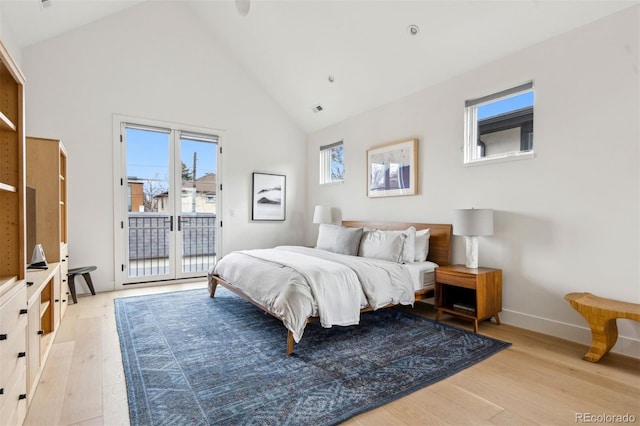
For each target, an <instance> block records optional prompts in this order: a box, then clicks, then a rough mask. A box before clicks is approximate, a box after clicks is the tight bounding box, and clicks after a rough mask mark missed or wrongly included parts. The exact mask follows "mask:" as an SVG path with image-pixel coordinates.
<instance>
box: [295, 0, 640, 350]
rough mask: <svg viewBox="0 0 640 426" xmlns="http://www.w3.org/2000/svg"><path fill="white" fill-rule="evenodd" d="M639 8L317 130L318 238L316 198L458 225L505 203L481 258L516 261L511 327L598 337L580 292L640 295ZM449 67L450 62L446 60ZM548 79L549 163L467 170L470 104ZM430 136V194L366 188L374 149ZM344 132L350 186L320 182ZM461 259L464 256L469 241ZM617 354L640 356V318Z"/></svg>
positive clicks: (539, 151) (539, 125)
mask: <svg viewBox="0 0 640 426" xmlns="http://www.w3.org/2000/svg"><path fill="white" fill-rule="evenodd" d="M638 16H639V7H633V8H631V9H627V10H626V11H623V12H621V13H618V14H616V15H613V16H611V17H609V18H606V19H603V20H600V21H598V22H595V23H593V24H591V25H588V26H585V27H582V28H579V29H577V30H575V31H573V32H570V33H567V34H565V35H562V36H559V37H556V38H553V39H551V40H548V41H546V42H543V43H541V44H538V45H536V46H533V47H531V48H528V49H526V50H524V51H521V52H519V53H517V54H514V55H511V56H509V57H506V58H504V59H502V60H500V61H497V62H493V63H490V64H488V65H486V66H483V67H481V68H479V69H477V70H475V71H473V72H470V73H468V74H465V75H462V76H458V77H453V78H452V79H451V80H449V81H448V82H445V83H442V84H439V85H437V86H435V87H431V88H428V89H426V90H424V91H422V92H419V93H416V94H414V95H412V96H409V97H407V98H404V99H402V100H399V101H397V102H394V103H391V104H389V105H386V106H384V107H381V108H378V109H376V110H373V111H370V112H368V113H365V114H362V115H359V116H357V117H353V118H352V119H349V120H346V121H344V122H342V123H339V124H337V125H334V126H331V127H329V128H326V129H323V130H321V131H318V132H315V133H313V134H311V135H310V136H309V137H308V152H307V163H308V165H309V172H308V183H307V187H308V194H309V195H308V203H307V212H308V214H307V218H306V221H305V223H306V224H307V237H306V243H307V244H312V243H313V241H314V238H315V236H316V235H317V226H314V225H312V224H310V222H311V215H312V212H313V206H314V205H316V204H322V205H328V206H333V207H337V208H339V209H340V210H341V212H342V217H343V218H345V219H362V220H369V219H377V220H387V221H408V222H432V223H439V222H444V223H451V221H452V211H453V210H454V209H456V208H469V207H476V208H493V209H495V235H494V236H493V237H490V238H481V239H480V264H481V265H484V266H489V267H496V268H502V269H503V274H504V276H503V312H502V314H501V317H502V319H503V320H504V322H505V323H508V324H513V325H517V326H521V327H524V328H528V329H533V330H537V331H542V332H545V333H548V334H552V335H556V336H559V337H563V338H567V339H570V340H574V341H579V342H582V343H584V344H590V342H591V337H590V332H589V331H588V327H587V325H586V322H585V321H584V320H583V319H582V317H580V316H579V314H578V313H577V312H575V311H574V310H573V309H572V308H571V307H570V305H569V304H568V303H567V302H566V301H565V300H564V298H563V297H564V295H565V294H566V293H569V292H574V291H588V292H592V293H594V294H597V295H600V296H604V297H609V298H614V299H620V300H626V301H630V302H635V303H640V265H639V259H640V250H639V241H640V226H639V225H640V211H639V207H640V198H639V192H640V182H639V181H640V178H639V168H640V167H639V165H640V158H639V155H640V152H639V141H640V132H639V128H640V126H639V116H640V107H639V104H640V100H639V93H640V87H639V82H638V81H639V76H638V50H639V46H638V40H639V30H638V28H639V18H638ZM434 66H437V64H434ZM531 79H533V80H535V113H534V149H535V151H536V158H534V159H530V160H521V161H512V162H503V163H498V164H490V165H481V166H472V167H465V166H464V165H463V154H462V145H463V111H464V101H465V100H466V99H471V98H476V97H479V96H482V95H487V94H490V93H492V92H496V91H499V90H502V89H506V88H509V87H510V86H515V85H518V84H521V83H523V82H526V81H528V80H531ZM411 137H417V138H419V140H420V142H419V144H420V145H419V195H417V196H409V197H395V198H387V199H369V198H367V196H366V164H365V154H366V150H367V149H368V148H370V147H373V146H376V145H379V144H384V143H388V142H392V141H397V140H401V139H404V138H411ZM339 140H344V146H345V162H346V165H345V182H344V183H342V184H330V185H325V186H320V185H318V183H317V182H318V178H317V176H318V159H317V158H318V157H317V156H318V147H319V146H320V145H324V144H327V143H331V142H335V141H339ZM453 261H454V262H455V263H464V247H463V241H462V238H461V237H454V247H453ZM618 324H619V330H620V335H621V337H620V338H619V339H618V344H617V345H616V347H615V348H614V351H618V352H622V353H626V354H630V355H633V356H636V357H640V324H639V323H636V322H632V321H630V320H618Z"/></svg>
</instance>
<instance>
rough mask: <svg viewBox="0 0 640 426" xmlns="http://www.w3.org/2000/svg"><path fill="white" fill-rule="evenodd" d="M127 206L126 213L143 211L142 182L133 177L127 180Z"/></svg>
mask: <svg viewBox="0 0 640 426" xmlns="http://www.w3.org/2000/svg"><path fill="white" fill-rule="evenodd" d="M127 186H128V188H127V204H128V211H130V212H142V211H144V181H141V180H138V178H135V177H129V178H127Z"/></svg>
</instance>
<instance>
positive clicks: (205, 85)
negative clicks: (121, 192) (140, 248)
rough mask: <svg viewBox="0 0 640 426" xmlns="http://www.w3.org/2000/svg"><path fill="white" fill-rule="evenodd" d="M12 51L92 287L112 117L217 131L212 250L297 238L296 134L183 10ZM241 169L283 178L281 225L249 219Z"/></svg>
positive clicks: (104, 239) (108, 262)
mask: <svg viewBox="0 0 640 426" xmlns="http://www.w3.org/2000/svg"><path fill="white" fill-rule="evenodd" d="M22 54H23V55H22V56H23V71H24V73H25V74H26V76H27V85H26V116H27V121H26V126H27V134H28V135H31V136H42V137H49V138H60V139H62V140H63V142H64V144H65V146H66V148H67V151H68V154H69V166H68V175H69V178H68V185H69V253H70V265H71V266H77V265H97V266H98V270H97V271H96V272H95V273H94V274H95V276H94V279H93V280H94V283H95V285H96V290H98V291H105V290H112V289H114V280H115V274H114V260H113V259H114V232H118V230H117V228H116V227H115V225H114V212H113V193H114V182H116V181H117V180H118V179H119V176H114V175H113V170H112V164H113V135H112V133H113V132H112V116H113V114H121V115H126V116H133V117H142V118H146V119H151V120H165V121H169V122H174V123H184V124H189V125H193V126H199V127H206V128H212V129H221V130H223V133H222V139H221V145H222V146H223V154H222V156H221V161H222V164H221V167H220V169H219V171H218V173H219V181H220V182H221V183H223V184H224V191H223V192H222V201H223V210H224V211H223V212H222V220H223V221H224V227H223V235H222V241H223V244H224V252H228V251H230V250H234V249H239V248H251V247H266V246H272V245H275V244H282V243H285V242H286V243H287V244H291V243H294V244H295V243H301V242H302V239H303V232H304V229H303V227H302V226H301V220H302V217H303V212H304V208H305V196H304V191H305V186H304V184H305V179H306V171H305V166H304V160H305V150H306V148H305V135H304V133H302V132H301V131H300V130H299V129H298V128H297V127H296V126H295V125H294V124H293V123H292V122H291V121H290V119H289V118H288V117H287V116H286V115H285V114H284V113H283V112H282V110H281V109H280V108H279V107H278V106H277V105H276V104H275V103H274V101H273V100H272V99H271V98H270V97H269V96H268V95H267V94H266V92H265V91H264V90H263V89H262V88H261V87H260V86H259V85H258V84H257V83H256V82H255V81H254V80H253V79H252V78H250V77H249V76H248V74H247V73H246V72H245V71H244V70H243V69H242V68H241V67H240V66H238V65H237V63H236V62H235V61H234V60H233V59H232V58H231V57H230V55H229V54H228V53H227V52H225V51H224V50H222V49H221V48H220V47H219V45H218V44H217V43H216V40H215V39H214V38H213V36H212V35H211V34H210V33H209V32H208V31H207V30H206V29H205V27H204V26H203V25H201V23H200V21H199V18H198V17H196V16H194V15H193V13H192V12H191V11H190V9H189V8H187V7H186V6H184V5H182V4H180V3H179V2H148V3H144V4H141V5H140V6H137V7H135V8H133V9H129V10H127V11H124V12H122V13H120V14H117V15H114V16H111V17H109V18H107V19H104V20H102V21H98V22H97V23H93V24H91V25H88V26H85V27H83V28H81V29H79V30H76V31H73V32H70V33H67V34H65V35H62V36H59V37H57V38H54V39H51V40H49V41H46V42H43V43H40V44H37V45H34V46H32V47H29V48H26V49H24V51H23V52H22ZM253 171H261V172H271V173H281V174H285V175H287V178H288V179H287V220H286V221H285V222H274V223H252V222H251V173H252V172H253ZM231 210H232V211H233V212H234V215H233V216H232V215H229V214H226V213H227V212H229V211H231Z"/></svg>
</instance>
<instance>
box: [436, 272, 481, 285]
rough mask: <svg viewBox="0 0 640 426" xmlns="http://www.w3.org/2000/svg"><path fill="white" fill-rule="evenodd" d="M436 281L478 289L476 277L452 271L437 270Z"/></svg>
mask: <svg viewBox="0 0 640 426" xmlns="http://www.w3.org/2000/svg"><path fill="white" fill-rule="evenodd" d="M436 281H437V282H439V283H443V284H453V285H457V286H459V287H465V288H476V277H475V275H469V274H464V273H456V272H451V271H446V272H441V271H439V270H438V269H436Z"/></svg>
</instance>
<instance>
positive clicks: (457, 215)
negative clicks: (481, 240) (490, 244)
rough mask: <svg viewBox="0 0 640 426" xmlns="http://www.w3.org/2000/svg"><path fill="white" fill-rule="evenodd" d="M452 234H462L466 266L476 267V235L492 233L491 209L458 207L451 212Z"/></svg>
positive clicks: (481, 235)
mask: <svg viewBox="0 0 640 426" xmlns="http://www.w3.org/2000/svg"><path fill="white" fill-rule="evenodd" d="M453 235H463V236H464V242H465V254H466V264H465V266H466V267H467V268H477V267H478V237H485V236H489V235H493V210H492V209H458V210H454V212H453Z"/></svg>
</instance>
